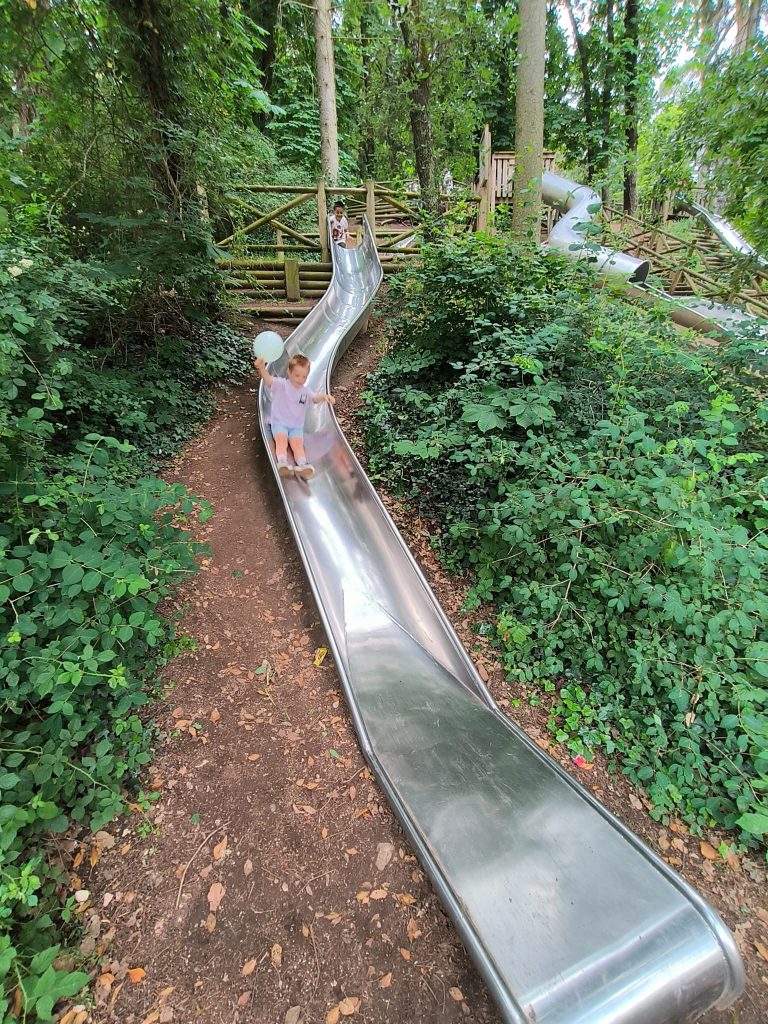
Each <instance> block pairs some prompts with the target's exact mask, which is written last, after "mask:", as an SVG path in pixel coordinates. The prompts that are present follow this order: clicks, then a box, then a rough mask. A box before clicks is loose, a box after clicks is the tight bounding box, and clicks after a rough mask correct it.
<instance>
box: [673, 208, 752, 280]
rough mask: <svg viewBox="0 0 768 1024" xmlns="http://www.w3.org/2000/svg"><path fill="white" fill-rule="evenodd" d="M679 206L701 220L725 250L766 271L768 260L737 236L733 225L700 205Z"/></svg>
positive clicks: (741, 237) (739, 235) (742, 237)
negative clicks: (750, 261)
mask: <svg viewBox="0 0 768 1024" xmlns="http://www.w3.org/2000/svg"><path fill="white" fill-rule="evenodd" d="M681 205H682V206H683V207H684V208H685V209H687V210H689V211H690V212H691V213H692V214H694V215H695V216H696V217H698V218H699V219H700V220H703V221H704V223H705V224H706V225H707V226H708V227H709V228H710V230H711V231H712V232H713V233H714V234H715V235H717V237H718V238H719V239H720V241H721V242H722V243H723V245H724V246H725V247H726V249H730V250H731V252H733V253H736V255H737V256H744V257H745V258H746V259H748V260H754V262H755V263H756V264H757V266H758V267H760V269H761V270H766V269H768V260H767V259H765V257H764V256H761V255H760V253H759V252H758V251H757V249H755V247H754V246H753V245H750V243H749V242H748V241H747V240H746V238H744V236H743V235H741V234H739V232H738V231H737V230H736V228H735V227H734V226H733V224H731V223H729V221H727V220H726V219H725V218H724V217H720V216H719V215H718V214H716V213H712V211H711V210H708V209H707V208H706V207H705V206H702V205H701V203H696V202H689V201H688V200H683V201H681Z"/></svg>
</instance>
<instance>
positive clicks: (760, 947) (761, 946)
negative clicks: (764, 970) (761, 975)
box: [754, 939, 768, 960]
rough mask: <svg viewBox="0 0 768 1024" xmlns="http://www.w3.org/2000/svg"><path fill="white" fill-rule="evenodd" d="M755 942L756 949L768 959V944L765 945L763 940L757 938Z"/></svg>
mask: <svg viewBox="0 0 768 1024" xmlns="http://www.w3.org/2000/svg"><path fill="white" fill-rule="evenodd" d="M754 943H755V949H756V950H757V952H758V953H759V954H760V956H761V957H762V958H763V960H768V946H766V945H764V944H763V943H762V942H759V941H758V940H757V939H754Z"/></svg>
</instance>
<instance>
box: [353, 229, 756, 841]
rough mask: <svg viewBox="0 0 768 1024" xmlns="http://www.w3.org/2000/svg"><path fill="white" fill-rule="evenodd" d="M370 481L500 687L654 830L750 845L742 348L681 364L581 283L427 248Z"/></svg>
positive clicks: (482, 255)
mask: <svg viewBox="0 0 768 1024" xmlns="http://www.w3.org/2000/svg"><path fill="white" fill-rule="evenodd" d="M388 301H389V310H388V313H389V316H390V320H389V324H390V341H391V348H390V351H389V353H388V355H387V356H386V357H385V358H384V360H383V361H382V363H381V364H380V366H379V367H378V369H377V370H376V372H375V373H374V374H373V375H372V376H371V377H370V379H369V380H370V387H369V390H368V392H367V394H366V407H365V409H364V411H363V414H362V415H363V417H364V423H365V431H366V440H367V447H368V455H369V462H370V466H371V471H372V473H373V475H374V477H377V478H379V479H382V480H385V481H386V482H387V484H388V485H389V486H390V487H392V488H394V489H395V490H396V491H397V492H398V493H399V494H400V495H402V496H405V497H407V498H408V499H410V501H412V502H413V503H415V504H416V505H417V506H418V509H419V512H420V513H421V514H422V515H423V516H425V517H426V518H428V519H430V520H432V521H434V522H435V523H437V524H439V525H440V530H439V538H438V540H436V543H437V544H439V547H440V554H441V557H442V559H443V560H444V562H445V563H446V564H447V565H448V566H452V567H455V568H461V569H466V568H469V569H470V570H471V573H472V579H473V586H472V589H471V591H470V596H469V604H470V605H473V606H478V605H480V604H481V603H483V602H492V603H493V605H494V607H495V609H496V622H495V632H496V636H497V642H498V644H499V645H500V648H501V653H502V657H503V661H504V664H505V666H506V670H507V673H508V677H509V679H510V680H512V681H519V682H521V683H524V684H526V685H527V686H531V685H539V686H541V687H543V688H545V689H552V688H554V691H555V695H556V700H555V705H554V708H553V711H552V714H551V718H550V723H549V725H550V728H551V730H552V733H553V735H554V736H555V738H556V739H557V740H558V741H559V742H562V743H565V744H566V745H567V746H568V747H569V749H570V750H571V751H573V752H574V753H575V754H582V755H586V756H590V753H591V752H592V751H593V750H595V749H597V748H601V749H603V750H604V751H605V752H606V753H607V754H609V755H611V756H612V757H613V758H614V759H615V760H616V761H617V762H618V763H619V764H620V765H621V767H622V769H623V771H625V772H626V773H627V774H628V775H629V777H630V778H631V779H632V780H633V781H634V782H636V783H638V784H640V785H641V786H643V787H644V788H645V790H646V791H647V793H648V796H649V798H650V802H651V803H652V806H653V810H652V814H653V815H654V817H656V818H657V819H664V820H666V819H667V818H668V817H669V816H679V817H681V818H684V819H685V820H686V821H688V822H690V823H691V824H692V825H693V826H694V827H704V826H713V825H718V826H723V827H725V828H729V829H737V830H739V832H740V835H741V838H742V841H744V842H747V843H752V844H758V843H762V842H764V839H765V835H766V832H768V799H767V798H766V792H767V791H768V628H767V627H766V622H768V534H767V533H766V530H767V529H768V500H767V497H768V495H767V487H766V484H767V480H766V464H765V451H766V422H767V421H768V407H767V406H766V403H765V401H764V397H763V396H764V380H763V378H761V377H759V376H757V375H756V374H755V373H754V372H753V370H752V368H751V367H752V365H753V363H754V360H755V358H756V356H755V353H756V350H757V348H758V347H759V343H758V339H757V337H756V336H755V337H753V338H751V339H750V338H749V337H743V338H742V339H741V340H734V341H733V342H731V343H730V344H728V345H721V346H718V347H710V346H706V347H705V346H701V347H693V346H692V345H690V344H688V342H687V341H686V339H685V338H681V336H680V335H679V334H678V333H676V332H675V331H674V330H673V329H672V328H671V327H670V326H668V325H667V324H666V322H665V321H664V319H663V314H662V313H652V312H647V311H646V312H643V311H639V310H638V309H636V308H633V307H631V306H629V305H627V304H626V303H624V302H623V301H622V300H620V299H618V298H617V297H613V296H611V295H609V294H607V293H605V292H603V293H600V292H598V291H596V290H595V286H594V280H593V276H592V272H591V271H590V269H589V268H587V267H585V266H583V265H582V266H576V265H573V264H569V263H568V262H567V261H565V260H564V259H563V258H562V257H561V256H559V255H558V254H555V253H552V252H547V253H544V252H539V251H532V250H528V249H521V248H519V247H515V246H514V245H512V244H511V243H509V242H507V241H505V240H503V239H500V238H496V239H488V238H483V237H478V236H474V237H460V238H453V239H444V240H442V241H438V242H437V243H436V244H434V245H431V246H428V247H426V248H425V250H424V258H423V265H422V266H420V267H418V268H414V269H411V270H410V271H409V272H407V273H406V274H405V275H404V276H403V277H402V278H401V279H400V280H399V281H398V282H397V283H396V284H395V285H393V288H392V289H391V291H390V297H389V300H388Z"/></svg>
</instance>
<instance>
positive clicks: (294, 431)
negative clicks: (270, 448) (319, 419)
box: [269, 423, 304, 438]
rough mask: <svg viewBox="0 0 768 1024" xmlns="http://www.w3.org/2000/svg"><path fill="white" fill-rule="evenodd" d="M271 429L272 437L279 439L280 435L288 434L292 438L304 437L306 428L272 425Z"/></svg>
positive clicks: (280, 424) (270, 425)
mask: <svg viewBox="0 0 768 1024" xmlns="http://www.w3.org/2000/svg"><path fill="white" fill-rule="evenodd" d="M269 429H270V430H271V431H272V437H277V435H278V434H287V435H288V437H289V438H291V437H304V427H284V426H283V425H282V423H270V424H269Z"/></svg>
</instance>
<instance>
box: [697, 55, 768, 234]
mask: <svg viewBox="0 0 768 1024" xmlns="http://www.w3.org/2000/svg"><path fill="white" fill-rule="evenodd" d="M766 75H768V44H766V42H765V40H764V39H762V40H760V39H756V40H755V41H754V45H752V46H750V47H749V48H748V50H747V52H746V53H744V54H742V55H739V56H734V57H731V58H730V59H723V60H722V61H721V62H720V64H719V66H718V67H717V68H716V69H714V70H713V71H712V72H711V73H710V74H708V75H707V76H705V78H704V82H703V84H702V88H701V90H700V91H699V92H698V93H693V94H692V95H690V96H689V97H688V99H687V100H686V103H685V105H684V114H683V119H682V123H681V126H680V129H679V131H678V133H677V141H678V145H679V146H680V147H681V148H683V149H684V151H686V152H687V153H688V154H689V156H690V158H691V159H692V160H693V159H694V158H696V159H697V162H698V163H700V164H703V165H704V168H703V170H704V175H703V184H705V185H706V186H707V190H708V192H709V193H710V194H711V195H712V196H716V197H719V196H721V195H722V196H724V197H725V199H726V204H725V210H724V212H725V215H726V216H727V217H730V218H731V219H733V220H734V221H735V222H736V223H737V224H738V225H739V226H740V227H742V229H743V230H744V231H745V233H746V234H747V235H748V237H749V238H750V239H751V240H752V241H753V242H754V244H755V245H756V246H757V247H758V249H760V250H762V249H765V248H766V247H768V218H766V214H765V210H766V187H765V183H766V181H768V146H766V131H767V130H768V97H767V96H766V90H765V88H764V82H765V79H766Z"/></svg>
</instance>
